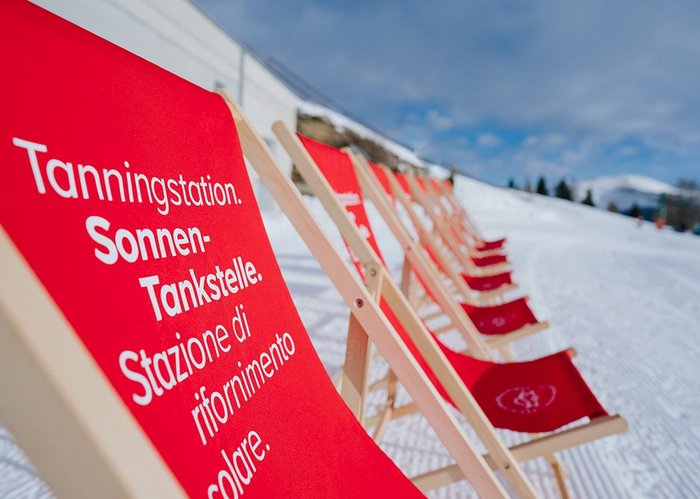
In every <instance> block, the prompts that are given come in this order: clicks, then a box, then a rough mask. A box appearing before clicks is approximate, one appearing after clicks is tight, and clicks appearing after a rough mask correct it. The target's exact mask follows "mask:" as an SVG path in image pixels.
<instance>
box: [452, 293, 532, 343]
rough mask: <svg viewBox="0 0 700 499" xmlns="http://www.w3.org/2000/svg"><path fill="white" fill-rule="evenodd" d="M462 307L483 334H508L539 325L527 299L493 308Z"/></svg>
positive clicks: (516, 300)
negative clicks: (525, 327)
mask: <svg viewBox="0 0 700 499" xmlns="http://www.w3.org/2000/svg"><path fill="white" fill-rule="evenodd" d="M461 305H462V308H463V309H464V311H465V312H466V313H467V315H468V316H469V318H470V319H471V320H472V322H473V323H474V325H475V326H476V328H477V329H478V330H479V332H480V333H481V334H486V335H499V334H507V333H510V332H513V331H515V330H517V329H520V328H521V327H524V326H527V325H530V324H536V323H537V318H536V317H535V314H533V313H532V310H531V309H530V307H529V306H528V304H527V300H526V299H525V298H517V299H515V300H513V301H509V302H506V303H501V304H498V305H491V306H475V305H469V304H467V303H461Z"/></svg>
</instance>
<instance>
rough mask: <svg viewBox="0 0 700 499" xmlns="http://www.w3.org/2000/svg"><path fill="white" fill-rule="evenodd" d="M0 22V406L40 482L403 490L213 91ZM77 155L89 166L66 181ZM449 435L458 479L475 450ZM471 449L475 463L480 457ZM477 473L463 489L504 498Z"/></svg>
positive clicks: (11, 11)
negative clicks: (290, 282)
mask: <svg viewBox="0 0 700 499" xmlns="http://www.w3.org/2000/svg"><path fill="white" fill-rule="evenodd" d="M0 25H1V26H2V29H1V30H0V41H1V43H0V44H1V45H2V47H3V50H2V53H1V54H0V61H2V65H3V67H5V68H11V69H12V71H10V72H9V73H8V74H6V75H5V76H4V77H3V78H2V79H1V80H0V89H1V92H0V96H1V97H0V98H1V99H2V103H3V105H2V109H3V112H2V113H0V139H1V140H0V153H1V154H0V155H1V156H2V158H3V165H4V169H3V172H4V178H3V182H2V183H1V184H0V222H1V223H2V229H0V267H1V268H2V279H0V319H2V320H1V321H0V363H1V364H2V365H3V372H4V375H3V376H2V377H0V395H2V397H1V399H2V403H1V404H0V417H1V419H2V421H3V423H4V424H6V425H7V426H8V428H9V429H10V430H11V431H12V432H13V434H14V435H15V437H16V438H17V440H18V442H19V444H20V445H22V446H23V447H24V448H25V450H27V451H28V452H29V454H30V457H31V458H32V460H33V461H34V463H35V465H36V466H37V468H38V470H39V473H40V476H41V477H42V478H44V479H45V480H46V481H47V482H48V484H49V486H50V488H51V489H52V490H53V492H54V493H56V494H57V495H59V496H61V495H62V496H64V497H101V496H104V495H105V493H107V494H110V495H114V496H119V497H144V498H145V497H172V498H177V497H186V496H189V497H209V498H219V497H239V496H243V494H244V493H245V496H244V497H247V498H255V497H419V496H421V494H420V492H419V491H418V489H417V488H416V487H415V486H414V485H413V484H412V483H411V482H410V481H409V480H408V479H407V478H406V477H405V476H404V475H403V474H402V473H401V471H400V470H399V469H398V468H397V467H396V466H395V465H394V464H393V463H392V462H391V460H390V459H389V458H388V457H387V456H386V455H385V454H384V453H383V452H382V451H381V450H380V449H379V447H378V446H377V445H376V444H375V443H374V442H373V441H372V439H371V438H369V437H368V436H367V434H366V432H365V430H364V429H363V428H362V427H361V425H360V424H359V423H358V421H357V420H356V419H355V416H354V414H353V413H351V411H350V410H349V409H348V407H347V406H346V405H345V404H344V403H343V401H342V400H341V399H340V397H339V396H338V394H337V393H336V391H335V389H334V387H333V385H332V384H331V382H330V380H329V379H328V376H327V374H326V372H325V369H324V367H323V365H322V364H321V362H320V360H319V358H318V356H317V354H316V351H315V350H314V347H313V345H312V343H311V341H310V339H309V337H308V335H307V333H306V331H305V329H304V325H303V324H302V322H301V320H300V318H299V315H298V313H297V311H296V309H295V306H294V304H293V302H292V300H291V297H290V295H289V291H288V290H287V287H286V285H285V282H284V281H283V278H282V275H281V273H280V270H279V268H278V266H277V263H276V260H275V257H274V255H273V252H272V249H271V247H270V243H269V241H268V238H267V235H266V233H265V229H264V227H263V223H262V219H261V216H260V212H259V209H258V207H257V204H256V200H255V196H254V194H253V189H252V187H251V184H250V179H249V178H248V173H247V169H246V166H245V164H244V161H243V158H242V156H241V151H240V146H239V142H238V136H237V131H236V128H235V126H234V121H233V119H232V116H231V113H230V110H229V108H228V107H227V105H226V103H225V102H224V101H223V100H222V98H221V97H220V96H218V95H215V94H212V93H210V92H208V91H205V90H203V89H201V88H199V87H196V86H195V85H192V84H191V83H188V82H187V81H185V80H182V79H181V78H179V77H176V76H174V75H172V74H170V73H168V72H166V71H164V70H162V69H161V68H159V67H157V66H155V65H153V64H151V63H149V62H147V61H144V60H142V59H140V58H138V57H136V56H134V55H133V54H131V53H129V52H127V51H126V50H123V49H121V48H119V47H117V46H115V45H112V44H111V43H109V42H107V41H105V40H103V39H100V38H98V37H97V36H94V35H92V34H91V33H89V32H87V31H85V30H83V29H81V28H79V27H77V26H75V25H73V24H70V23H68V22H66V21H64V20H62V19H60V18H58V17H57V16H54V15H53V14H50V13H48V12H46V11H44V10H43V9H40V8H39V7H36V6H34V5H32V4H30V3H28V2H20V1H6V2H3V3H2V4H0ZM47 75H50V81H47ZM125 160H128V161H130V165H129V164H128V163H126V164H125ZM85 165H89V167H88V166H85ZM129 167H130V169H127V168H129ZM74 168H75V170H74ZM81 168H83V171H88V172H97V173H98V175H95V176H93V173H88V174H86V175H87V176H85V177H81V178H83V179H84V180H85V183H82V184H81V183H80V182H78V183H76V184H72V183H71V181H70V178H71V176H70V175H71V172H73V173H75V174H77V173H76V172H77V171H79V170H80V169H81ZM100 172H102V173H104V176H103V175H102V174H100ZM107 172H108V173H107ZM127 172H133V174H134V176H136V175H142V177H140V178H142V179H144V178H145V179H146V180H147V182H146V183H148V184H149V185H151V186H155V187H153V189H156V188H157V186H159V185H162V186H163V190H162V191H155V190H154V191H150V190H149V191H148V192H149V194H153V193H156V192H157V193H159V194H158V195H159V196H160V195H161V194H162V195H163V196H170V197H167V199H168V200H169V201H170V204H168V205H167V207H168V208H167V209H166V204H165V199H166V198H164V197H158V198H156V197H155V196H152V197H151V196H146V192H145V189H146V187H145V185H146V184H145V183H144V182H143V181H142V182H141V184H140V187H139V184H138V183H134V184H129V185H130V186H131V187H130V188H129V189H131V188H134V189H140V190H138V192H139V193H140V194H139V196H140V197H136V194H135V192H134V191H132V190H128V193H134V196H135V197H131V195H130V194H128V193H127V187H126V184H127V182H129V179H130V177H128V175H127ZM107 175H109V178H110V179H111V181H112V182H113V183H112V187H111V188H112V189H113V191H112V194H113V196H112V197H110V198H104V197H103V196H104V195H105V193H106V189H107V184H106V183H102V180H104V179H107V178H108V177H107ZM116 176H118V177H119V179H121V181H122V183H120V184H119V185H121V186H122V187H121V188H119V187H117V183H116V181H115V180H114V179H115V177H116ZM183 177H184V178H183ZM101 179H102V180H101ZM149 179H150V180H149ZM107 181H108V180H105V182H107ZM135 182H138V181H135ZM181 183H184V184H185V185H188V186H189V187H188V189H189V193H190V196H191V197H190V198H189V199H190V204H189V205H187V206H186V205H185V204H183V200H184V199H185V192H186V191H185V187H182V190H180V191H178V185H182V184H181ZM98 184H99V186H100V187H99V188H98V186H97V185H98ZM71 185H72V186H73V187H71ZM81 185H82V186H83V187H82V188H81V187H80V186H81ZM166 185H170V186H171V187H172V189H173V191H170V194H168V192H167V191H166V190H165V186H166ZM200 185H202V186H204V187H203V189H208V188H211V190H210V191H208V192H209V194H210V196H207V197H206V198H205V199H208V200H209V201H207V202H206V205H205V202H204V200H203V198H202V197H198V198H195V197H194V196H195V195H194V194H192V193H193V192H199V193H200V194H202V191H198V189H199V187H198V186H200ZM73 188H75V189H73ZM141 194H142V195H143V196H141ZM177 196H179V198H178V197H177ZM156 199H160V201H156ZM197 199H198V200H197ZM163 212H166V213H167V214H165V215H164V214H163ZM95 224H96V225H95ZM308 226H309V227H310V226H311V225H308ZM91 227H92V229H91ZM95 227H97V229H95ZM156 228H160V229H158V230H162V231H164V230H166V229H165V228H167V229H170V230H172V231H173V233H174V234H176V235H175V236H174V239H173V244H172V245H171V246H170V248H171V249H170V250H167V249H161V250H158V245H157V244H156V243H155V242H154V243H153V244H150V243H149V241H151V240H152V239H149V237H147V236H148V234H149V232H146V231H147V230H148V231H151V232H150V234H153V231H156ZM185 228H189V229H185ZM139 230H141V232H137V231H139ZM316 230H317V234H318V235H319V236H320V237H319V240H320V238H322V237H323V236H322V234H321V232H320V231H319V230H318V228H317V229H316ZM134 234H136V235H134ZM139 234H140V235H139ZM162 234H165V233H164V232H162ZM188 234H189V236H188ZM141 236H143V237H144V238H143V239H141ZM159 237H160V236H159ZM163 237H165V236H163ZM110 238H112V239H110ZM190 238H191V239H190ZM137 240H138V241H141V242H140V243H137ZM110 241H112V242H110ZM130 241H131V242H130ZM190 243H191V244H190ZM161 248H168V246H167V243H165V244H164V245H163V246H161ZM158 251H161V252H162V253H156V252H158ZM176 253H177V254H176ZM156 254H157V255H158V256H156ZM338 264H339V265H340V266H339V267H337V268H339V269H340V270H341V272H340V274H342V270H343V269H344V270H345V274H344V279H345V281H346V282H347V283H348V286H350V287H353V286H354V288H353V291H352V292H353V293H355V296H357V299H358V300H360V299H364V300H367V301H368V303H371V296H370V295H369V294H368V293H367V292H365V291H363V289H364V288H363V287H362V285H361V283H360V282H358V281H357V279H356V278H355V276H354V275H353V274H352V273H351V272H350V270H349V269H347V267H344V266H343V265H342V262H341V261H340V260H338ZM219 273H220V274H221V275H220V276H219V275H218V274H219ZM195 275H196V276H208V277H206V278H202V279H204V280H202V281H201V282H202V283H204V282H205V281H206V284H201V286H200V284H197V283H195V284H193V283H194V281H195V280H197V282H198V283H199V282H200V281H199V277H197V278H195V277H194V276H195ZM190 277H192V279H193V280H192V282H190V281H189V280H188V279H189V278H190ZM144 279H145V280H146V281H147V282H148V283H149V284H148V286H151V285H153V286H156V285H159V283H162V284H163V287H161V288H160V296H161V298H162V297H163V296H164V295H163V289H167V290H169V291H167V293H169V294H167V293H166V295H167V296H168V298H162V300H164V301H161V302H158V301H157V300H156V298H154V297H153V296H156V294H157V293H158V290H156V291H155V292H154V293H156V294H154V295H153V296H151V294H150V291H148V292H147V290H146V288H145V287H144V282H145V281H144ZM157 281H158V282H157ZM173 282H179V283H180V284H178V286H175V285H174V284H173V285H172V286H171V285H170V284H167V283H173ZM182 283H186V284H185V285H183V284H182ZM166 285H167V286H169V287H167V288H166ZM193 287H197V289H198V291H197V294H195V293H194V292H192V293H190V292H189V291H192V290H193ZM215 287H216V289H217V290H218V292H214V289H215ZM176 288H177V289H179V292H176V291H175V289H176ZM200 288H201V289H200ZM150 289H151V288H149V290H150ZM188 289H189V291H188ZM225 290H227V291H225ZM176 293H178V294H177V295H176ZM175 296H180V298H179V300H182V301H179V302H177V303H179V305H176V302H175V301H174V300H175ZM195 296H200V297H201V296H206V299H204V298H201V299H200V298H196V297H195ZM166 300H167V301H166ZM186 300H189V301H186ZM157 303H161V305H157ZM166 303H168V304H169V305H166ZM243 305H244V307H243ZM158 310H160V313H158V312H157V311H158ZM358 310H359V309H358ZM372 310H374V312H372ZM241 317H243V318H241ZM353 317H357V319H356V320H357V321H360V323H364V324H370V323H369V322H367V320H368V318H370V319H371V318H372V317H375V319H376V320H374V328H373V330H372V332H371V334H372V335H375V332H376V331H381V330H384V331H385V332H387V331H391V328H390V327H389V326H388V325H387V326H383V325H382V324H384V323H385V321H384V319H383V318H382V316H381V315H380V312H379V310H378V309H377V308H376V307H373V306H367V307H363V309H362V310H361V311H358V312H353ZM379 318H381V320H379ZM363 327H364V326H363ZM382 334H384V333H382ZM391 334H394V333H391ZM391 337H392V336H391V335H388V336H387V335H384V336H374V339H375V341H378V343H377V345H378V346H381V348H382V349H384V347H387V350H386V352H385V353H387V354H388V359H393V360H390V362H394V360H396V359H399V360H398V364H397V368H399V369H400V370H402V369H404V368H405V369H406V370H405V373H406V374H408V375H409V378H412V379H413V380H414V381H415V383H411V382H410V381H411V380H410V379H408V380H407V381H408V385H407V386H408V387H409V388H410V389H413V388H412V387H418V391H416V393H415V395H416V396H417V397H418V398H419V399H421V400H424V401H428V405H431V404H432V406H433V409H434V412H433V413H432V414H434V415H439V416H438V417H439V418H442V422H443V426H441V428H448V427H452V428H453V430H454V431H451V433H452V436H451V437H450V436H447V434H443V438H444V439H445V440H446V441H447V442H448V447H449V446H450V445H451V443H449V442H457V441H458V440H459V439H460V438H463V434H462V433H461V431H460V430H459V428H458V427H456V425H454V421H453V420H452V419H450V418H451V417H450V416H449V414H448V413H445V412H444V411H443V412H441V411H442V408H443V406H444V404H443V403H442V402H441V401H440V400H439V399H438V398H437V393H436V391H435V389H434V388H433V387H432V385H430V384H429V382H428V381H427V380H425V381H421V379H422V378H421V377H422V373H421V371H420V369H419V368H418V367H417V366H416V365H415V362H414V361H413V360H411V359H410V357H408V356H404V357H402V354H401V352H402V351H403V350H401V348H404V347H403V346H401V343H400V341H399V339H398V338H397V339H396V341H397V343H396V345H399V346H401V348H399V349H398V350H396V349H394V353H393V354H391V353H390V350H392V349H393V347H391V346H390V345H391V340H390V338H391ZM384 340H386V341H384ZM193 345H194V346H193ZM404 349H405V348H404ZM188 352H189V353H188ZM193 352H194V353H193ZM214 352H215V353H214ZM139 359H140V360H139ZM175 359H178V360H175ZM207 359H208V360H207ZM401 359H404V360H401ZM146 360H149V362H146ZM399 364H401V365H403V367H401V366H400V365H399ZM166 365H167V367H166ZM251 366H252V371H248V370H247V369H248V368H249V367H251ZM251 372H252V374H251ZM246 373H247V374H246ZM411 373H412V374H411ZM416 375H417V376H418V377H416ZM251 376H252V377H251ZM242 380H245V384H244V381H242ZM227 387H228V388H227ZM431 394H433V395H431ZM433 396H434V403H433V402H429V401H430V400H432V399H433ZM451 425H452V426H451ZM460 446H461V447H462V450H461V451H460V452H458V453H457V454H458V457H459V459H458V461H459V462H461V463H462V468H463V470H464V471H465V472H467V473H470V471H471V470H472V468H470V467H469V466H467V465H465V463H467V462H469V461H470V459H471V458H470V457H469V456H470V452H472V451H470V449H469V447H468V446H463V445H460ZM471 462H472V463H473V466H474V467H473V471H474V472H476V474H477V475H478V474H479V473H480V472H479V471H478V469H479V466H480V464H479V463H480V462H481V463H482V464H483V460H480V459H472V460H471ZM487 471H488V470H487ZM481 476H482V478H484V480H483V482H481V486H483V488H482V487H479V488H481V492H480V493H482V494H485V495H490V494H495V495H497V496H503V495H504V494H503V490H502V489H501V487H500V485H498V484H497V483H496V482H495V480H492V479H493V475H492V474H491V473H490V472H488V473H482V474H481Z"/></svg>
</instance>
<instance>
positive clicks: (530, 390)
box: [496, 385, 557, 414]
mask: <svg viewBox="0 0 700 499" xmlns="http://www.w3.org/2000/svg"><path fill="white" fill-rule="evenodd" d="M556 396H557V388H556V387H555V386H554V385H539V386H514V387H512V388H508V389H507V390H504V391H503V392H501V394H500V395H498V396H497V397H496V404H498V407H500V408H501V409H503V410H504V411H507V412H511V413H513V414H534V413H535V412H538V411H540V410H542V409H544V408H545V407H548V406H550V405H551V404H552V402H554V399H555V398H556Z"/></svg>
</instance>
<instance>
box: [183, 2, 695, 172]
mask: <svg viewBox="0 0 700 499" xmlns="http://www.w3.org/2000/svg"><path fill="white" fill-rule="evenodd" d="M196 3H197V5H199V6H200V7H201V8H202V10H204V11H205V12H206V13H207V14H208V15H209V16H210V17H212V18H213V19H215V20H216V21H217V22H218V23H219V24H220V25H221V26H223V27H224V28H225V29H226V30H228V31H229V32H230V33H231V34H232V35H233V36H234V37H235V38H237V39H239V40H241V41H243V42H244V43H246V44H248V45H250V46H252V47H254V48H255V49H256V50H257V51H258V52H259V54H260V55H262V56H263V57H266V56H271V57H274V58H275V59H277V60H279V61H280V62H282V63H283V64H284V65H286V66H287V67H289V68H291V69H292V70H293V71H294V72H295V73H297V74H299V75H301V76H302V77H303V78H304V79H305V80H307V81H308V82H309V83H311V84H312V85H313V86H315V87H316V88H318V89H319V90H320V91H322V92H323V93H325V94H326V95H329V96H330V97H332V98H333V99H334V100H335V101H337V102H338V103H340V104H341V105H342V106H343V107H345V108H346V109H349V110H350V111H352V113H353V114H355V115H357V116H359V117H361V118H362V119H363V120H364V121H366V122H368V123H369V124H371V125H373V126H375V127H376V128H378V129H380V130H383V131H385V132H386V133H388V134H389V135H390V136H392V137H396V138H397V139H399V140H400V141H402V142H404V143H407V144H409V145H411V146H413V147H414V148H415V149H416V150H417V151H418V152H419V154H421V155H423V156H424V157H427V158H430V159H432V160H434V161H436V162H446V163H453V164H455V165H457V166H458V168H460V169H461V170H463V171H465V172H468V173H470V174H473V175H475V176H477V177H480V178H483V179H485V180H489V181H492V182H495V183H500V184H505V183H506V182H507V180H508V178H509V177H511V176H512V177H514V178H515V179H516V181H518V182H519V183H522V180H523V179H524V178H525V177H530V178H531V179H533V180H534V179H536V178H537V177H538V176H540V175H544V176H546V177H547V178H548V179H550V180H552V181H554V180H558V179H559V178H561V177H562V176H565V177H567V178H573V179H578V180H582V179H587V178H592V177H597V176H600V175H612V174H618V173H638V174H642V175H648V176H651V177H654V178H657V179H659V180H663V181H666V182H669V183H671V184H674V183H675V182H676V180H677V179H678V178H679V177H692V178H696V179H697V178H700V24H699V22H700V2H695V1H687V2H686V1H674V2H668V1H667V0H666V1H656V0H648V1H641V2H639V1H629V2H618V1H613V0H609V1H605V0H603V1H601V0H589V1H586V2H580V1H577V2H573V1H572V2H569V1H564V0H562V1H556V0H551V1H538V0H520V1H515V0H484V1H464V0H446V1H434V2H426V1H414V0H385V1H381V0H376V1H364V0H360V1H354V2H342V1H327V0H326V1H323V0H299V1H296V2H272V1H264V0H242V1H236V2H232V1H229V0H196Z"/></svg>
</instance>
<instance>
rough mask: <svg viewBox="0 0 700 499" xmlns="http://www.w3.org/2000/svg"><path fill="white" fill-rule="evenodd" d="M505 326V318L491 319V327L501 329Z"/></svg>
mask: <svg viewBox="0 0 700 499" xmlns="http://www.w3.org/2000/svg"><path fill="white" fill-rule="evenodd" d="M505 324H506V319H505V317H494V318H493V319H491V325H492V326H493V327H502V326H505Z"/></svg>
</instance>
